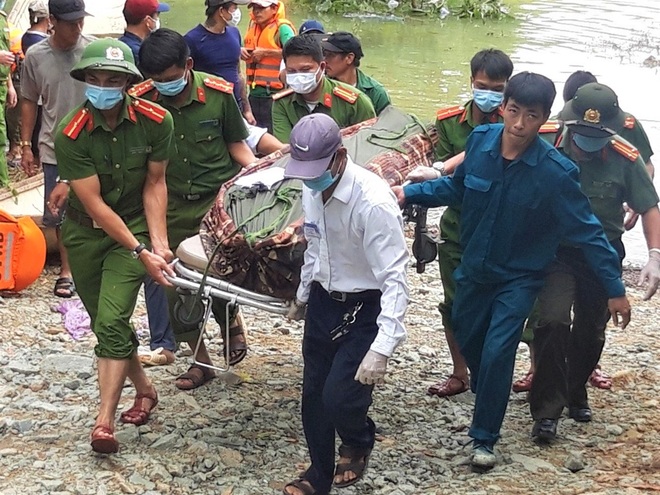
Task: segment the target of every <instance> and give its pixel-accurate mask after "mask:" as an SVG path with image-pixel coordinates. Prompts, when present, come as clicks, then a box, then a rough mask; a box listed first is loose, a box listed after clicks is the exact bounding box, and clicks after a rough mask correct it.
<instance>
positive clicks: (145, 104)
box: [131, 98, 167, 124]
mask: <svg viewBox="0 0 660 495" xmlns="http://www.w3.org/2000/svg"><path fill="white" fill-rule="evenodd" d="M131 105H133V108H134V109H135V110H136V111H137V112H139V113H141V114H142V115H144V116H145V117H147V118H150V119H151V120H153V121H154V122H157V123H159V124H160V123H162V122H163V120H164V119H165V116H166V115H167V110H165V109H164V108H163V107H161V106H160V105H156V104H155V103H152V102H150V101H147V100H140V99H139V98H135V99H134V100H133V103H131Z"/></svg>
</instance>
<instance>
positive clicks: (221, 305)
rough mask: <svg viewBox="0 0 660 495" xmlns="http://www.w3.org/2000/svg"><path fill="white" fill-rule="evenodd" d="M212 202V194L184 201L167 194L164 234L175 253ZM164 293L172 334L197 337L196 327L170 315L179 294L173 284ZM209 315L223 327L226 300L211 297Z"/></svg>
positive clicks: (196, 231)
mask: <svg viewBox="0 0 660 495" xmlns="http://www.w3.org/2000/svg"><path fill="white" fill-rule="evenodd" d="M214 202H215V196H211V197H210V198H202V199H199V200H196V201H188V200H185V199H181V198H179V197H177V196H174V195H172V194H170V196H169V198H168V200H167V203H168V204H167V236H168V241H169V243H170V249H171V250H172V251H174V252H175V253H176V249H177V248H178V247H179V244H181V243H182V242H183V241H184V239H187V238H188V237H193V236H196V235H197V234H199V226H200V224H201V223H202V219H203V218H204V215H206V213H207V212H208V211H209V210H210V209H211V206H213V203H214ZM165 293H166V294H167V300H168V303H169V308H170V323H171V324H172V328H173V330H174V337H175V338H176V341H177V342H190V341H191V340H196V339H197V338H199V328H197V327H195V328H190V327H189V326H186V325H182V324H181V323H180V322H179V321H178V320H177V318H176V317H175V315H174V305H175V304H176V303H177V301H178V300H179V295H178V294H177V291H176V289H175V288H172V287H166V288H165ZM211 309H212V313H213V318H214V319H215V321H216V322H217V323H218V325H220V327H221V328H222V329H223V330H224V328H225V319H226V302H225V301H223V300H222V299H218V298H214V299H213V303H212V306H211ZM236 312H238V309H236V310H235V312H234V314H233V315H231V316H230V324H231V322H233V320H234V318H235V313H236Z"/></svg>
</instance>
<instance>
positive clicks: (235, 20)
mask: <svg viewBox="0 0 660 495" xmlns="http://www.w3.org/2000/svg"><path fill="white" fill-rule="evenodd" d="M241 18H242V14H241V9H238V8H237V9H236V10H234V11H233V12H231V19H230V20H228V21H227V24H228V25H230V26H234V27H237V26H238V24H239V23H240V22H241Z"/></svg>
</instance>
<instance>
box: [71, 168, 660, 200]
mask: <svg viewBox="0 0 660 495" xmlns="http://www.w3.org/2000/svg"><path fill="white" fill-rule="evenodd" d="M58 163H59V162H58ZM626 165H629V166H628V167H627V168H626V175H625V180H626V192H625V198H624V199H625V201H626V203H628V206H630V207H631V208H632V209H633V210H635V211H636V212H637V213H644V212H646V211H647V210H649V209H650V208H652V207H654V206H655V205H657V204H658V194H657V193H656V191H655V186H654V185H653V181H652V180H651V177H650V176H649V174H648V172H647V171H646V165H645V164H644V161H643V159H642V156H641V155H640V156H639V157H638V158H637V160H635V163H630V164H626ZM58 166H59V165H58Z"/></svg>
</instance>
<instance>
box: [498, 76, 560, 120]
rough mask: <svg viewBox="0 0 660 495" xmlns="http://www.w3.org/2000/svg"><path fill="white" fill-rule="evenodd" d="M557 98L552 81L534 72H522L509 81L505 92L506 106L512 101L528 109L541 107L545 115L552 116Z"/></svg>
mask: <svg viewBox="0 0 660 495" xmlns="http://www.w3.org/2000/svg"><path fill="white" fill-rule="evenodd" d="M555 96H557V90H556V89H555V85H554V83H553V82H552V81H551V80H550V79H548V78H547V77H545V76H542V75H541V74H535V73H533V72H521V73H519V74H516V75H515V76H513V77H512V78H511V79H509V82H508V83H507V85H506V89H505V90H504V105H506V103H507V101H509V99H512V100H515V101H516V103H518V104H520V105H524V106H526V107H533V106H535V105H541V107H542V108H543V113H544V114H550V110H551V109H552V103H553V102H554V101H555Z"/></svg>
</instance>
